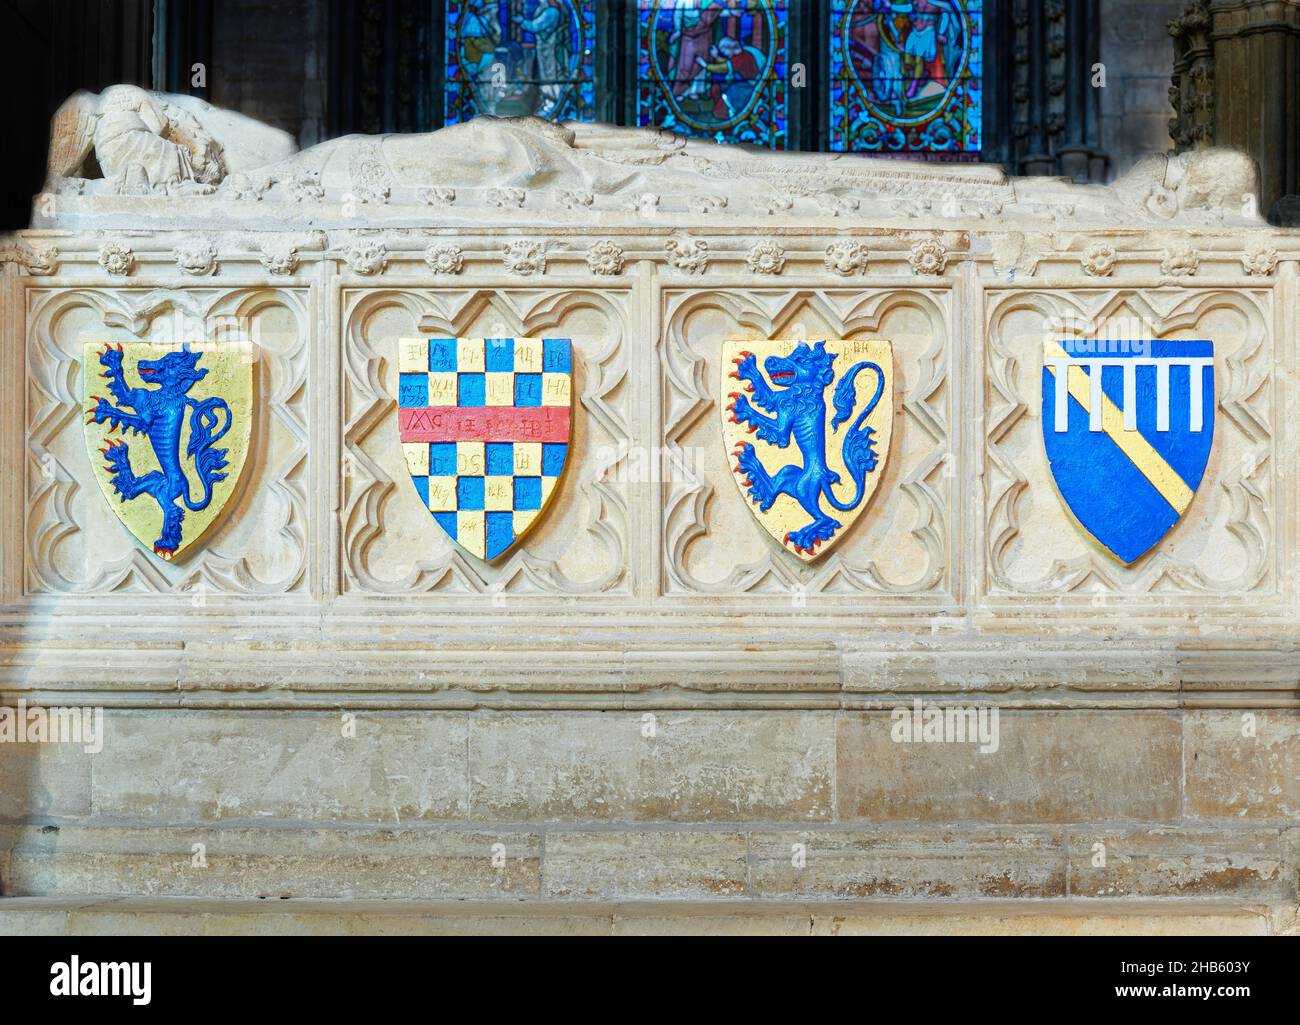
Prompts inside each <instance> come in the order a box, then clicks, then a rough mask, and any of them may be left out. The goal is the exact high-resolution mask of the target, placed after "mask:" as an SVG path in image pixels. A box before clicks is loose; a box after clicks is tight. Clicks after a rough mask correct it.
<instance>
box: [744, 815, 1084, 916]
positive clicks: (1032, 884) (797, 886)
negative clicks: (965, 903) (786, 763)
mask: <svg viewBox="0 0 1300 1025" xmlns="http://www.w3.org/2000/svg"><path fill="white" fill-rule="evenodd" d="M1063 841H1064V837H1063V834H1062V833H1061V832H1059V831H1056V832H1049V831H1007V832H998V831H993V830H978V831H975V832H962V831H955V830H942V831H939V832H935V831H934V830H909V829H869V830H854V831H852V832H841V831H835V832H831V831H825V830H820V831H806V832H798V833H795V832H782V833H770V832H765V833H758V832H756V833H752V834H751V835H750V838H749V843H750V862H751V873H752V876H751V886H752V888H753V892H754V894H755V895H756V896H761V897H782V898H786V899H791V898H797V897H802V898H811V899H817V898H823V899H824V898H839V899H853V900H863V899H866V900H870V899H873V898H881V897H904V898H919V897H944V898H948V897H953V898H987V897H995V898H1001V897H1061V896H1064V895H1065V889H1066V865H1065V863H1066V858H1065V846H1064V842H1063Z"/></svg>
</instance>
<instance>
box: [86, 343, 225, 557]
mask: <svg viewBox="0 0 1300 1025" xmlns="http://www.w3.org/2000/svg"><path fill="white" fill-rule="evenodd" d="M202 357H203V354H202V353H201V352H191V351H190V347H189V345H185V346H184V347H183V349H182V351H180V352H169V353H167V354H166V355H165V356H163V357H162V358H161V359H154V360H140V362H139V363H138V364H137V365H136V372H137V373H138V374H139V375H140V379H141V381H144V382H146V383H149V384H156V385H157V387H156V388H130V387H127V383H126V375H125V374H124V373H123V372H122V345H121V343H120V342H119V343H118V345H117V348H113V347H112V346H111V345H109V346H105V347H104V351H103V352H101V353H100V355H99V362H100V363H101V364H102V365H103V366H104V369H105V372H104V373H102V374H100V375H99V376H100V377H103V378H106V379H107V380H108V388H109V391H111V392H112V393H113V399H114V402H116V405H114V404H113V403H110V402H109V401H108V400H107V399H104V398H98V401H97V402H96V403H95V405H93V406H91V407H90V410H89V416H88V419H87V421H86V422H87V423H90V422H91V421H93V422H95V423H97V424H98V423H103V422H104V421H105V420H107V421H108V423H109V424H110V426H109V428H108V431H109V433H110V434H111V433H112V432H113V431H116V430H118V429H119V428H125V429H126V430H129V431H135V432H136V434H144V435H146V436H148V438H149V444H150V445H151V446H153V454H154V457H155V458H156V459H157V460H158V465H159V466H160V467H161V469H158V470H152V471H150V472H149V473H146V474H145V475H144V476H143V477H137V476H136V475H135V474H134V473H133V472H132V470H131V459H130V449H129V447H128V446H127V444H126V442H124V441H110V442H109V443H108V447H107V448H102V449H100V451H101V452H103V453H104V458H105V459H106V460H108V468H109V470H110V471H111V473H112V477H111V478H110V479H111V480H112V482H113V489H114V490H115V491H116V492H117V493H118V494H119V495H120V496H121V498H122V501H124V502H129V501H131V499H133V498H135V497H137V496H138V495H145V494H147V495H150V496H152V498H153V500H154V501H155V502H157V503H158V508H160V509H161V510H162V516H163V525H162V533H161V535H160V536H159V538H158V540H157V541H155V542H154V544H153V550H154V554H156V555H159V556H161V557H162V558H164V559H170V558H171V557H172V556H173V555H175V554H176V549H177V548H179V547H180V543H181V522H182V521H183V520H184V519H185V509H183V508H181V505H180V503H181V502H184V503H185V508H187V509H189V510H190V511H191V512H198V511H199V510H200V509H206V508H207V507H208V503H209V502H211V501H212V488H213V485H215V484H216V483H217V482H218V481H222V480H225V479H226V476H227V475H226V474H225V473H223V472H221V471H223V470H224V469H225V468H226V452H227V451H228V449H224V448H213V447H212V446H213V445H214V444H216V443H217V442H218V441H220V440H221V439H222V437H224V436H225V434H226V432H227V431H228V430H230V422H231V413H230V406H228V405H227V404H226V400H225V399H221V398H207V399H204V400H203V401H201V402H196V401H195V400H194V399H191V398H189V396H188V395H187V394H186V393H187V392H188V391H189V390H190V389H191V388H192V387H193V386H194V385H195V383H196V382H198V381H201V380H203V378H204V377H206V376H207V374H208V372H207V370H199V369H196V368H197V365H198V362H199V360H200V359H201V358H202ZM91 398H97V397H96V396H93V395H92V396H91ZM187 406H188V407H190V440H189V444H188V445H187V446H186V449H185V455H186V457H187V458H192V459H193V460H194V469H195V472H196V473H197V474H198V477H199V483H200V484H201V485H202V487H203V498H202V499H201V500H200V501H198V502H193V501H191V500H190V481H189V477H187V476H186V474H185V470H184V469H183V468H182V466H181V459H180V444H181V427H182V425H183V423H184V420H185V409H186V407H187ZM122 407H126V408H127V409H132V410H134V412H132V413H128V412H125V411H124V410H123V408H122ZM222 413H224V414H225V416H224V418H223V417H222V416H221V415H220V414H222ZM222 419H224V421H225V422H224V423H222V424H221V427H220V429H219V430H216V431H215V433H214V429H215V428H217V425H218V422H219V421H220V420H222Z"/></svg>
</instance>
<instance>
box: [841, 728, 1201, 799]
mask: <svg viewBox="0 0 1300 1025" xmlns="http://www.w3.org/2000/svg"><path fill="white" fill-rule="evenodd" d="M999 723H1000V724H999V734H1000V736H999V748H998V750H997V751H996V752H994V753H990V754H980V753H979V751H978V748H977V746H976V745H975V744H970V743H940V744H934V743H896V742H895V741H894V740H892V739H891V736H890V729H891V717H890V715H889V714H887V713H869V714H863V715H845V716H843V717H842V718H841V719H840V721H839V728H838V731H837V735H836V745H837V746H836V752H837V753H836V773H835V786H836V811H837V814H838V817H839V819H840V820H847V819H871V820H873V821H885V820H888V821H900V820H918V821H959V820H976V821H982V822H1020V823H1031V822H1079V821H1089V820H1105V819H1109V818H1124V819H1138V820H1146V821H1153V822H1167V821H1171V820H1172V819H1174V818H1175V817H1176V816H1177V815H1178V814H1179V810H1180V807H1181V801H1182V784H1181V776H1182V768H1181V761H1180V754H1181V743H1180V741H1181V730H1180V724H1179V720H1178V717H1177V715H1175V714H1164V713H1150V712H1127V713H1121V712H1092V711H1071V712H1065V713H1052V712H1046V711H1009V710H1008V711H1003V712H1002V713H1001V715H1000V717H999Z"/></svg>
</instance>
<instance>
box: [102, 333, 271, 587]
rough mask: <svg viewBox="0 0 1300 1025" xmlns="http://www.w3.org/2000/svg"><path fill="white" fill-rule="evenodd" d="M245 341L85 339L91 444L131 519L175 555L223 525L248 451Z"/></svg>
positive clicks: (119, 508) (118, 504)
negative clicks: (221, 519)
mask: <svg viewBox="0 0 1300 1025" xmlns="http://www.w3.org/2000/svg"><path fill="white" fill-rule="evenodd" d="M253 366H254V359H253V349H252V346H251V345H250V344H249V343H246V342H211V343H209V342H194V343H189V342H185V343H182V344H180V345H172V344H169V343H162V342H126V343H122V342H116V343H108V342H87V343H86V344H85V346H84V347H83V353H82V395H83V397H84V399H85V402H86V408H85V413H86V425H85V437H86V451H87V453H88V454H89V455H90V466H91V471H92V472H93V473H94V475H95V479H96V480H97V481H98V482H99V487H100V489H101V490H102V491H103V493H104V497H105V498H106V499H107V500H108V504H109V506H110V507H111V508H112V510H113V512H114V513H116V514H117V517H118V519H120V520H121V521H122V523H123V525H124V526H125V527H126V528H127V530H129V531H130V532H131V533H132V534H133V535H134V536H135V538H136V539H137V540H138V541H139V542H140V543H141V544H143V545H145V546H146V547H147V548H148V549H149V550H150V551H152V552H153V554H154V555H155V556H157V557H158V558H159V559H163V560H166V561H170V560H171V559H174V558H175V557H176V556H178V555H180V554H181V552H183V551H185V550H186V549H187V548H189V547H190V546H191V545H192V544H194V543H195V542H196V541H198V539H199V538H200V537H201V536H202V535H203V534H204V533H205V532H206V531H207V530H208V529H209V528H210V527H212V526H213V524H214V523H216V521H217V519H218V518H219V517H220V516H221V514H222V512H223V511H224V510H225V509H226V508H227V507H228V505H229V502H230V499H231V497H232V496H233V495H234V493H235V485H236V482H237V481H238V479H239V476H240V473H241V471H242V470H243V468H244V465H245V463H246V462H247V459H248V454H249V439H250V430H251V425H252V421H253V415H254V407H253V392H254V388H253Z"/></svg>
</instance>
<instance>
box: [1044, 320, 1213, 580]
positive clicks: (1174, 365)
mask: <svg viewBox="0 0 1300 1025" xmlns="http://www.w3.org/2000/svg"><path fill="white" fill-rule="evenodd" d="M1214 409H1215V400H1214V343H1213V342H1210V341H1165V340H1137V341H1127V340H1124V341H1099V340H1092V339H1074V340H1068V341H1059V342H1047V343H1045V345H1044V353H1043V417H1042V419H1043V443H1044V445H1045V446H1046V449H1047V459H1048V462H1049V463H1050V465H1051V470H1052V477H1053V479H1055V481H1056V486H1057V488H1058V489H1059V490H1060V492H1061V497H1062V499H1064V501H1065V504H1066V505H1067V506H1068V507H1069V509H1070V511H1071V512H1072V513H1073V514H1074V517H1075V518H1076V519H1077V520H1078V521H1079V523H1080V524H1082V525H1083V527H1084V529H1085V530H1087V531H1088V533H1090V534H1091V535H1092V536H1093V537H1094V538H1096V539H1097V541H1099V542H1100V543H1101V545H1102V546H1103V547H1104V548H1105V549H1106V550H1107V551H1108V552H1110V553H1111V554H1112V555H1114V556H1115V557H1116V558H1117V559H1119V560H1120V561H1121V562H1124V563H1131V562H1134V561H1136V560H1137V559H1139V558H1141V557H1142V556H1143V555H1145V554H1146V553H1147V552H1149V551H1150V550H1151V549H1152V548H1153V547H1155V545H1156V544H1157V543H1158V542H1159V541H1160V539H1161V538H1162V537H1164V536H1165V534H1167V533H1168V532H1169V529H1170V528H1171V527H1172V526H1173V525H1174V524H1175V523H1177V522H1178V520H1179V519H1180V518H1181V517H1182V515H1183V513H1185V512H1186V511H1187V508H1188V506H1190V505H1191V503H1192V496H1193V495H1194V494H1195V492H1196V489H1197V487H1199V486H1200V483H1201V479H1202V477H1204V475H1205V467H1206V464H1207V463H1208V462H1209V458H1210V448H1211V446H1212V444H1213V442H1214Z"/></svg>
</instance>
